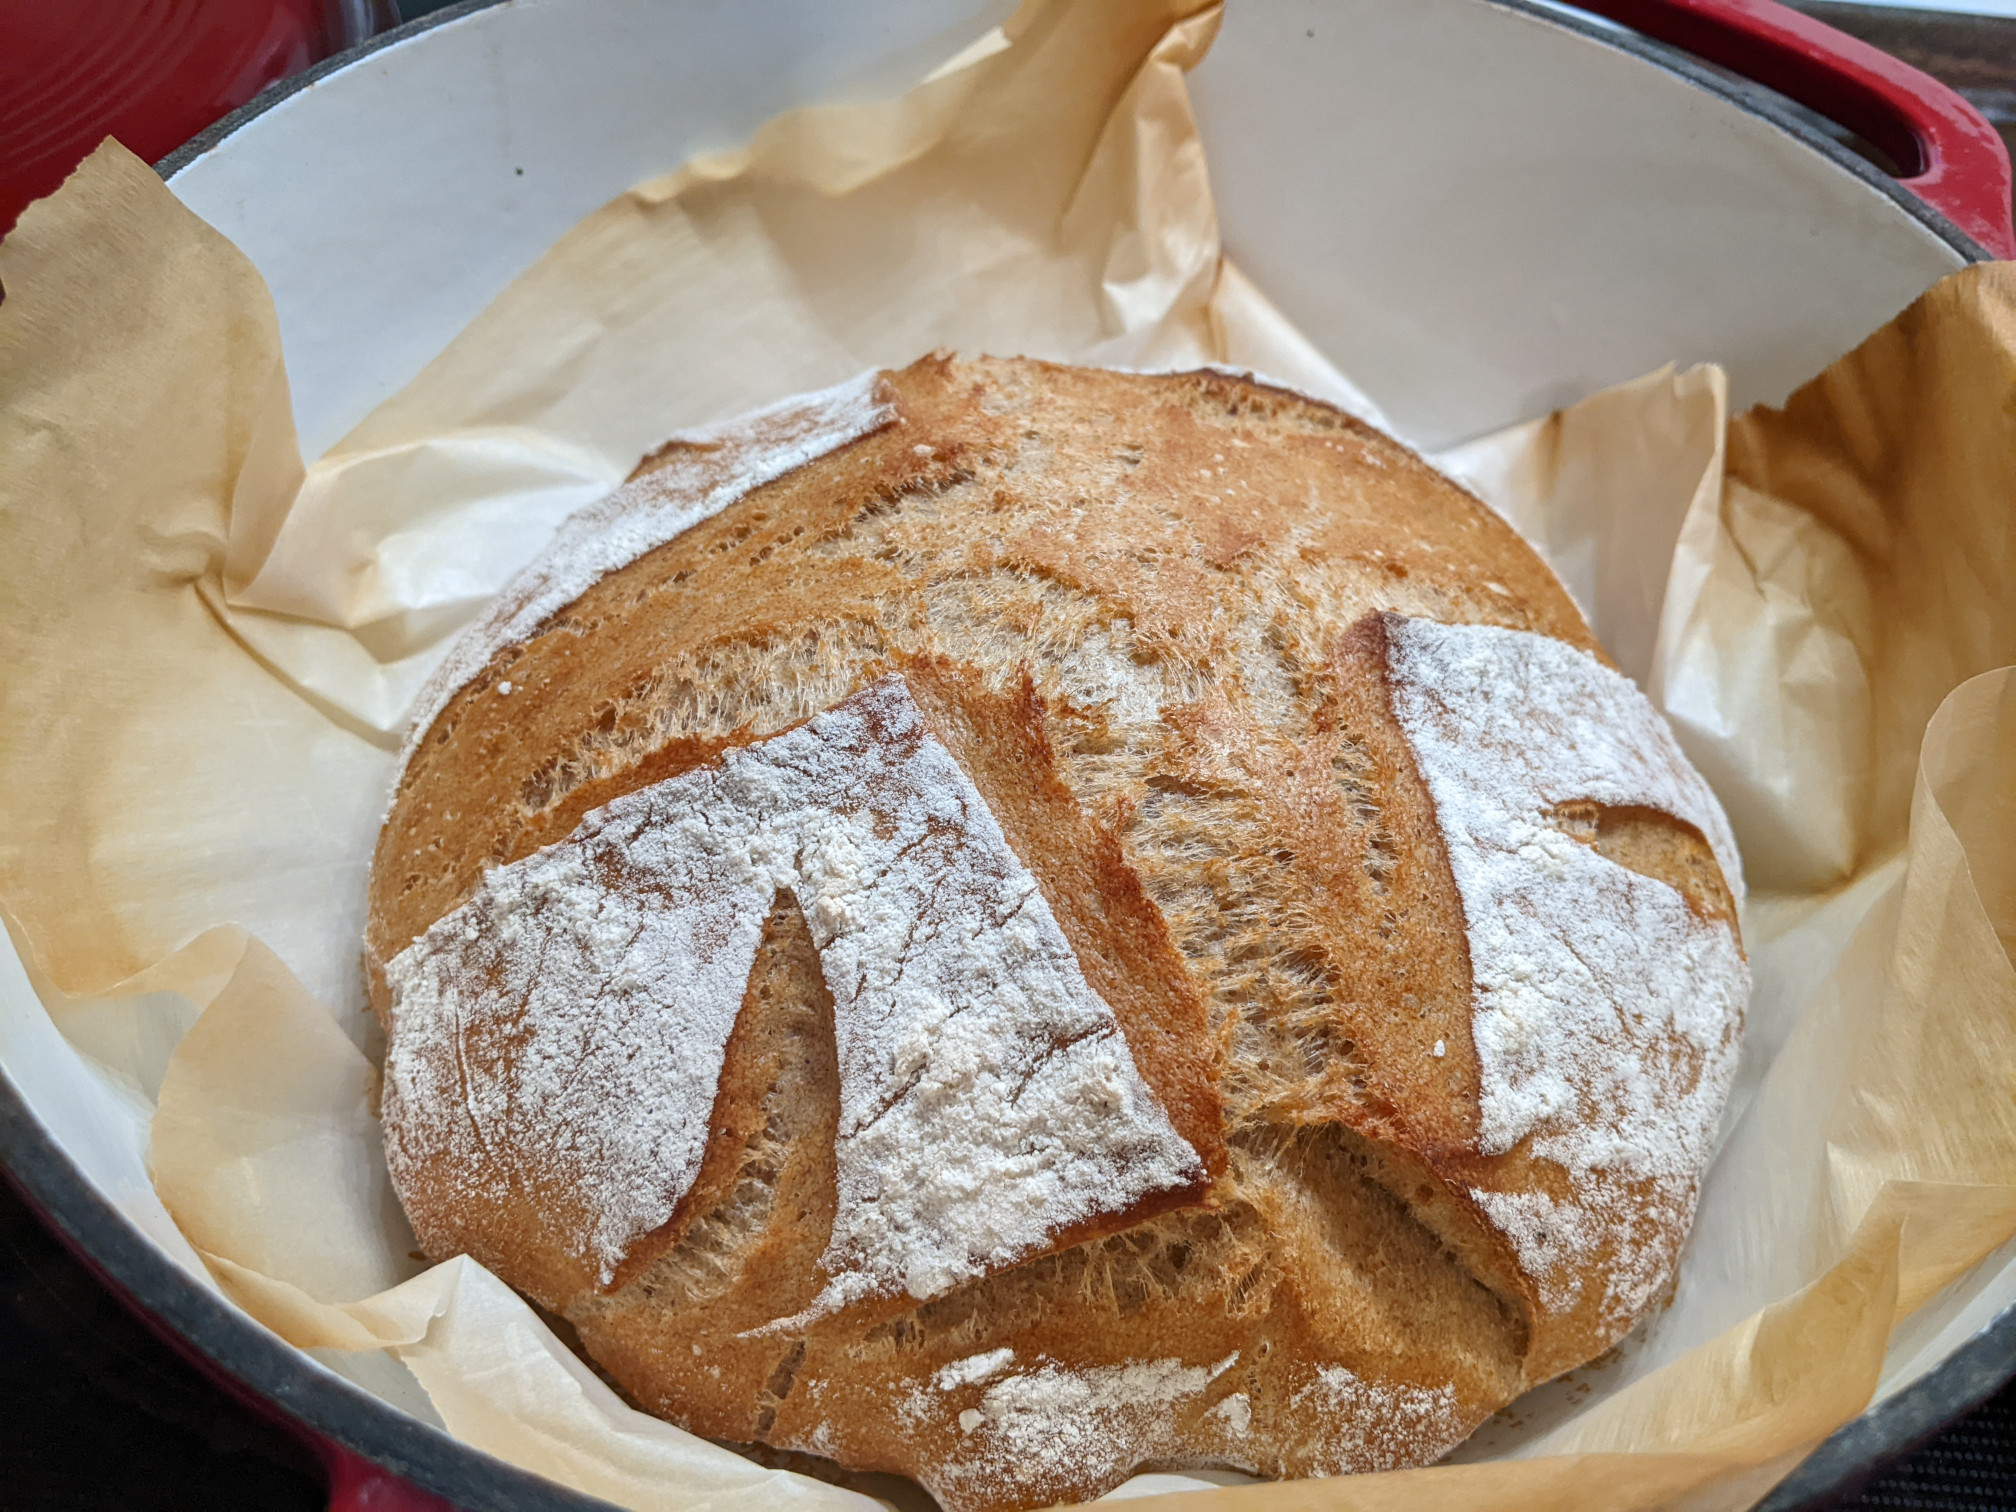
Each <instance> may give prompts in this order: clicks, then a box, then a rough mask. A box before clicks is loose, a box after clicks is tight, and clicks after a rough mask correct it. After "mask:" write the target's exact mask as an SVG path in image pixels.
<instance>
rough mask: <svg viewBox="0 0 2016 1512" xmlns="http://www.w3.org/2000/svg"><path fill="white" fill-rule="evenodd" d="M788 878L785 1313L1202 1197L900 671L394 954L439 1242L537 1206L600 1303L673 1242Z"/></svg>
mask: <svg viewBox="0 0 2016 1512" xmlns="http://www.w3.org/2000/svg"><path fill="white" fill-rule="evenodd" d="M780 892H789V893H790V894H791V895H792V896H793V897H794V898H795V899H796V900H797V903H798V905H799V907H800V909H801V910H802V911H803V913H804V916H805V918H806V920H807V922H808V924H809V925H810V927H811V932H812V937H813V941H814V943H815V944H816V946H817V948H818V951H819V956H820V962H821V965H822V968H823V973H824V976H825V979H826V986H827V988H828V990H829V991H830V992H831V994H832V998H833V1012H834V1024H835V1034H836V1038H837V1043H838V1050H839V1062H840V1104H841V1108H840V1126H839V1131H838V1136H837V1139H836V1147H835V1158H836V1163H837V1175H838V1186H839V1193H838V1195H839V1203H838V1210H837V1216H836V1218H835V1221H834V1225H833V1232H832V1237H831V1239H830V1241H829V1243H828V1245H827V1249H826V1253H825V1255H824V1257H823V1258H822V1262H821V1264H822V1269H823V1270H824V1271H825V1273H826V1275H827V1277H828V1280H827V1283H826V1285H825V1287H824V1289H823V1290H822V1291H821V1292H820V1294H819V1296H818V1297H817V1298H816V1299H815V1300H814V1302H813V1304H812V1306H811V1307H810V1308H809V1309H807V1310H806V1311H805V1312H804V1313H802V1314H801V1315H799V1316H798V1317H795V1318H784V1319H780V1320H778V1322H777V1324H776V1325H775V1326H776V1327H778V1328H786V1327H790V1326H794V1325H797V1326H802V1324H803V1323H804V1322H806V1321H809V1319H810V1318H812V1317H816V1316H820V1315H822V1314H825V1313H828V1312H831V1311H834V1310H836V1309H838V1308H841V1307H844V1306H847V1305H848V1304H850V1303H853V1302H858V1301H862V1300H865V1299H868V1298H871V1297H878V1296H891V1295H897V1294H907V1295H908V1296H910V1297H912V1298H920V1299H921V1298H928V1297H933V1296H937V1295H939V1294H940V1293H942V1292H944V1291H946V1290H948V1289H950V1288H951V1287H952V1286H954V1285H956V1284H958V1283H959V1282H961V1281H965V1280H969V1279H971V1278H973V1277H976V1276H982V1275H986V1274H989V1273H991V1272H993V1271H996V1270H999V1269H1001V1268H1002V1267H1004V1266H1007V1265H1011V1264H1014V1263H1016V1262H1017V1261H1020V1260H1024V1259H1027V1258H1028V1257H1030V1256H1031V1255H1035V1254H1039V1253H1042V1252H1044V1251H1045V1250H1046V1249H1050V1248H1054V1247H1055V1246H1056V1245H1057V1243H1058V1242H1059V1239H1060V1237H1061V1236H1072V1237H1083V1236H1084V1235H1085V1234H1086V1233H1087V1232H1088V1230H1089V1228H1091V1227H1097V1226H1102V1225H1101V1223H1100V1221H1101V1220H1104V1221H1105V1222H1106V1223H1118V1224H1120V1225H1123V1226H1124V1224H1125V1223H1127V1222H1133V1221H1138V1220H1139V1219H1140V1218H1143V1217H1146V1216H1148V1215H1150V1214H1152V1213H1154V1212H1156V1211H1159V1210H1162V1209H1165V1208H1168V1207H1170V1206H1175V1205H1179V1204H1182V1203H1186V1202H1190V1201H1194V1200H1195V1199H1196V1198H1197V1197H1199V1196H1200V1195H1201V1194H1202V1193H1203V1191H1204V1190H1205V1189H1206V1188H1207V1187H1208V1186H1209V1183H1210V1173H1209V1172H1208V1171H1207V1169H1206V1166H1205V1163H1204V1158H1203V1157H1202V1156H1201V1155H1200V1154H1199V1152H1198V1151H1197V1149H1196V1148H1194V1147H1193V1146H1192V1145H1191V1144H1190V1143H1189V1142H1188V1141H1187V1140H1185V1139H1184V1138H1183V1137H1182V1136H1181V1135H1180V1134H1179V1133H1178V1132H1177V1131H1176V1129H1175V1127H1174V1126H1173V1125H1172V1124H1171V1122H1170V1119H1169V1116H1168V1114H1167V1113H1166V1112H1165V1111H1164V1109H1163V1107H1162V1105H1161V1103H1160V1102H1159V1101H1158V1100H1157V1098H1156V1096H1155V1094H1154V1092H1153V1091H1152V1090H1151V1088H1150V1087H1149V1085H1148V1083H1147V1082H1146V1081H1145V1080H1144V1079H1143V1078H1142V1076H1141V1073H1140V1072H1139V1070H1137V1068H1136V1066H1135V1063H1134V1059H1133V1057H1132V1055H1131V1054H1130V1053H1129V1050H1128V1046H1127V1041H1126V1038H1125V1036H1124V1035H1123V1034H1122V1032H1121V1028H1120V1024H1119V1021H1118V1019H1117V1018H1116V1017H1115V1014H1114V1012H1113V1009H1112V1008H1111V1007H1110V1006H1109V1005H1108V1004H1107V1003H1106V1002H1105V1000H1104V999H1102V998H1101V997H1100V996H1099V995H1098V994H1097V993H1095V992H1094V991H1093V990H1092V988H1091V987H1090V986H1089V985H1088V984H1087V982H1086V980H1085V976H1084V973H1083V972H1082V971H1081V970H1080V968H1079V963H1078V959H1077V957H1076V955H1075V954H1074V953H1073V952H1072V949H1071V947H1070V945H1069V943H1068V942H1067V941H1066V940H1065V938H1064V935H1063V932H1062V931H1061V930H1060V928H1059V927H1058V924H1057V920H1056V918H1055V917H1054V916H1053V915H1052V913H1051V911H1050V908H1049V905H1048V904H1047V903H1046V902H1045V901H1044V898H1043V895H1042V893H1041V892H1040V891H1039V889H1038V888H1037V885H1036V882H1035V879H1034V878H1033V877H1031V875H1030V874H1029V872H1028V870H1027V869H1026V868H1025V867H1024V866H1023V865H1022V863H1021V862H1020V861H1019V860H1018V859H1017V858H1016V856H1015V854H1014V852H1013V851H1011V850H1010V849H1009V846H1008V842H1007V840H1006V838H1005V837H1004V836H1003V834H1002V831H1001V826H1000V825H999V823H997V822H996V820H995V818H994V815H993V814H992V812H991V811H990V810H989V809H988V807H987V804H986V802H985V800H984V799H983V798H982V797H981V795H980V793H979V792H978V790H977V789H976V788H975V787H974V786H973V783H972V781H971V780H970V779H969V778H968V777H967V776H966V774H965V773H964V772H963V771H962V770H961V769H960V767H959V766H958V764H957V763H956V762H955V761H954V760H953V758H952V756H951V754H950V752H948V751H947V750H946V748H945V746H944V745H943V744H941V743H940V742H939V741H938V740H937V739H936V738H935V737H933V736H932V735H931V733H930V732H929V731H928V730H927V729H926V728H925V725H924V721H923V716H922V714H921V713H920V711H919V709H918V707H917V704H916V702H915V701H914V700H913V699H912V697H911V696H910V691H909V688H908V687H907V685H906V684H905V683H904V681H903V680H902V678H900V677H896V676H891V677H886V678H883V679H881V680H880V681H878V682H875V683H873V684H871V685H870V686H868V687H867V688H864V689H863V690H862V691H861V692H859V693H857V694H855V695H854V696H852V697H851V698H848V699H846V700H845V701H843V702H842V703H840V704H839V705H837V706H836V707H834V708H833V709H831V710H829V711H827V712H826V713H824V714H822V715H820V716H818V717H817V718H815V719H813V720H811V721H809V722H808V723H806V724H804V725H801V726H799V727H798V728H796V729H794V730H791V731H788V732H786V733H784V734H780V735H777V736H774V737H772V738H771V739H768V740H765V741H760V742H757V743H755V744H752V745H748V746H744V747H740V748H738V749H734V750H730V751H728V752H726V753H725V754H724V755H723V756H722V757H721V758H719V759H718V760H717V761H715V762H713V763H710V764H709V765H707V766H703V767H701V768H698V769H696V770H694V771H692V772H688V773H686V774H684V775H681V776H678V777H674V778H670V779H668V780H666V781H664V782H660V783H656V784H654V785H652V786H650V787H646V788H641V789H638V790H637V791H635V792H632V793H629V794H627V795H625V796H624V797H622V798H619V799H617V800H616V801H615V802H613V803H611V804H609V805H608V806H606V807H605V808H603V809H600V810H598V811H596V812H595V813H593V814H591V815H590V816H589V817H588V818H587V820H586V821H585V822H584V823H583V824H582V825H581V827H580V828H579V829H577V830H576V831H575V832H574V834H573V835H571V836H570V837H568V839H566V840H565V841H562V842H560V843H559V844H556V845H551V846H547V847H545V848H544V849H542V850H539V851H537V852H535V853H534V854H532V855H531V856H528V857H526V858H525V859H523V860H521V861H518V862H514V863H513V864H511V865H509V866H504V867H499V868H497V869H496V870H494V871H492V872H491V873H490V874H489V875H488V876H487V877H486V878H485V879H484V881H483V884H482V886H481V887H480V888H478V890H477V891H476V893H475V895H474V896H473V897H471V898H470V899H469V900H468V901H467V902H466V903H464V904H462V905H461V906H460V907H459V908H457V909H455V910H454V911H453V912H451V913H450V914H448V915H447V916H446V917H444V918H443V919H441V920H440V921H439V922H437V923H436V924H435V925H434V926H433V927H432V928H430V929H429V930H428V931H427V932H426V934H425V935H424V936H422V937H421V939H419V940H418V941H416V942H415V943H414V944H413V945H411V946H409V947H408V948H407V949H406V950H404V951H403V952H401V953H400V954H399V955H398V956H397V957H395V958H394V959H393V961H392V962H391V963H390V965H389V967H388V970H387V979H388V983H389V985H390V987H391V991H392V994H393V999H394V1002H395V1004H396V1007H395V1010H394V1018H393V1022H394V1033H393V1036H392V1041H391V1046H390V1050H389V1053H388V1056H387V1060H386V1073H387V1079H386V1121H387V1127H388V1128H389V1129H390V1130H391V1131H393V1132H392V1137H391V1139H390V1141H389V1143H388V1155H389V1158H390V1160H391V1166H392V1173H393V1177H394V1180H395V1181H396V1182H398V1184H399V1187H400V1191H401V1194H402V1196H403V1197H404V1198H405V1200H406V1203H407V1207H408V1211H409V1212H410V1213H411V1214H412V1215H413V1217H414V1221H415V1223H416V1224H417V1225H420V1226H421V1227H422V1228H423V1229H425V1230H426V1232H423V1234H422V1238H423V1241H424V1242H426V1243H428V1245H429V1247H430V1248H434V1249H436V1250H437V1251H438V1250H440V1249H442V1248H443V1247H453V1246H458V1245H459V1244H460V1243H462V1241H463V1239H464V1236H465V1235H466V1236H468V1239H469V1241H470V1242H471V1243H472V1245H475V1246H480V1245H481V1239H480V1237H479V1236H481V1235H482V1234H483V1233H484V1232H485V1231H487V1230H489V1229H490V1228H492V1227H493V1226H494V1225H495V1224H496V1222H497V1220H498V1216H499V1212H500V1210H501V1209H503V1208H505V1207H510V1206H518V1205H528V1204H529V1206H530V1207H531V1208H532V1209H533V1210H534V1211H536V1212H537V1213H539V1214H540V1215H541V1220H540V1221H541V1222H542V1224H543V1225H545V1226H546V1227H547V1229H548V1232H549V1235H550V1238H551V1241H552V1243H553V1245H554V1247H555V1249H556V1251H557V1252H559V1253H563V1254H566V1255H568V1256H570V1257H572V1258H573V1259H574V1260H575V1261H576V1262H577V1263H578V1265H579V1266H580V1267H581V1269H582V1270H583V1271H584V1272H585V1273H586V1274H587V1275H589V1276H591V1277H592V1279H593V1281H594V1283H595V1284H596V1285H598V1286H601V1287H603V1288H605V1289H613V1287H615V1286H616V1285H618V1284H620V1282H621V1280H622V1279H623V1278H625V1277H626V1276H628V1275H634V1274H635V1273H636V1272H637V1271H638V1270H639V1269H640V1268H641V1267H642V1266H643V1265H645V1264H647V1263H648V1262H649V1261H650V1260H651V1259H653V1258H655V1257H656V1255H658V1254H659V1253H661V1252H662V1251H663V1250H664V1248H665V1247H666V1246H667V1244H669V1243H670V1242H671V1240H672V1238H673V1237H674V1235H675V1224H674V1219H675V1216H676V1214H677V1212H678V1209H679V1205H680V1203H681V1201H682V1199H684V1198H685V1196H686V1195H687V1193H688V1192H689V1191H690V1190H691V1189H692V1187H693V1185H694V1181H695V1178H696V1177H697V1176H698V1174H699V1172H700V1169H701V1165H702V1162H703V1157H704V1156H705V1153H706V1148H707V1143H708V1134H709V1129H710V1127H711V1125H712V1124H713V1122H714V1118H713V1113H714V1105H715V1101H716V1094H717V1091H718V1088H719V1085H720V1080H721V1071H722V1066H723V1062H724V1060H725V1058H726V1055H727V1049H728V1043H729V1038H730V1035H731V1034H732V1032H733V1030H734V1027H735V1022H736V1019H737V1016H738V1013H739V1010H740V1007H741V1004H742V1001H743V997H744V992H745V988H746V987H747V985H748V981H749V975H750V970H751V968H752V966H753V965H754V963H755V959H756V950H757V944H758V941H759V938H760V936H761V934H762V930H763V922H764V920H765V919H766V918H767V917H768V916H769V914H770V912H771V905H772V901H773V900H774V899H775V898H776V896H777V895H778V894H779V893H780ZM451 1211H452V1215H453V1216H452V1217H450V1216H448V1214H449V1212H451Z"/></svg>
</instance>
